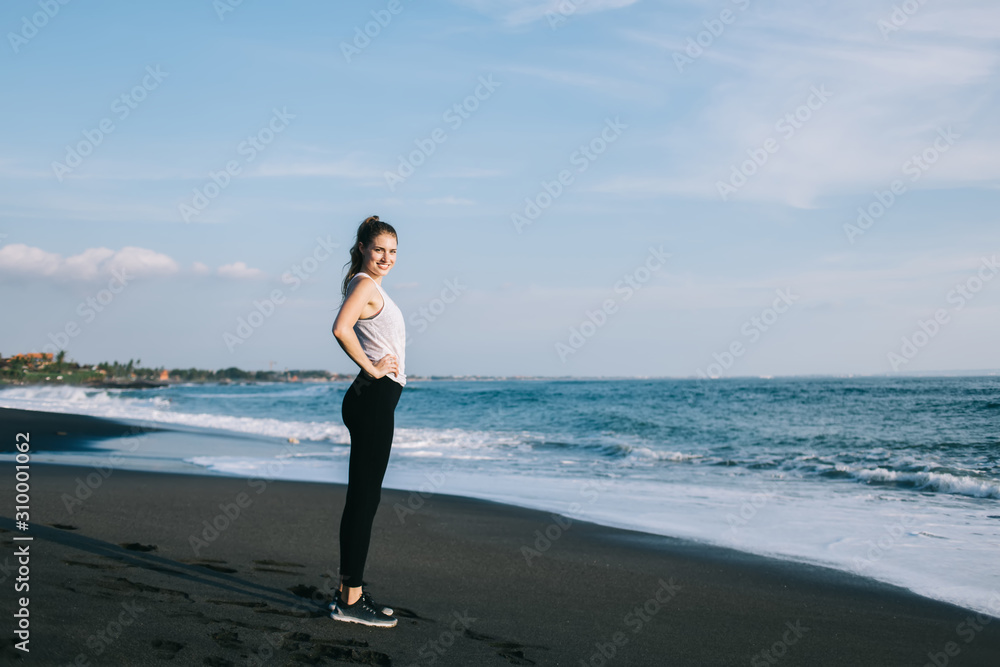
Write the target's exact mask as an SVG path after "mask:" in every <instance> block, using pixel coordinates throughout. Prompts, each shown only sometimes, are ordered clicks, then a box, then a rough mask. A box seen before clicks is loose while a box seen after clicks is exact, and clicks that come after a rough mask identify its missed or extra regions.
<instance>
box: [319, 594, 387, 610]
mask: <svg viewBox="0 0 1000 667" xmlns="http://www.w3.org/2000/svg"><path fill="white" fill-rule="evenodd" d="M361 597H362V598H364V599H365V600H367V601H368V604H369V606H371V608H372V609H381V610H382V613H383V614H385V615H386V616H392V611H393V609H392V607H386V606H384V605H380V604H379V603H377V602H375V600H373V599H372V596H371V594H370V593H369V592H368V591H366V590H362V591H361ZM333 598H334V599H333V602H331V603H330V606H329V607H328V609H329V610H330V611H333V610H334V608H336V606H337V602H339V601H340V591H334V594H333Z"/></svg>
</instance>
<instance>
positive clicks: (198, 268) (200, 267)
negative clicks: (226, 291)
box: [191, 262, 212, 276]
mask: <svg viewBox="0 0 1000 667" xmlns="http://www.w3.org/2000/svg"><path fill="white" fill-rule="evenodd" d="M191 271H192V272H193V273H195V274H196V275H199V276H207V275H208V274H209V273H211V272H212V269H210V268H208V265H206V264H202V263H201V262H195V263H194V264H192V265H191Z"/></svg>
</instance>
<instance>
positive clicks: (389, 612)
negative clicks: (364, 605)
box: [361, 589, 392, 616]
mask: <svg viewBox="0 0 1000 667" xmlns="http://www.w3.org/2000/svg"><path fill="white" fill-rule="evenodd" d="M361 597H363V598H364V599H366V600H368V604H369V605H371V607H372V609H381V610H382V613H383V614H385V615H386V616H392V607H386V606H384V605H380V604H378V603H377V602H375V600H372V596H371V595H370V594H369V593H368V591H366V590H364V589H362V591H361Z"/></svg>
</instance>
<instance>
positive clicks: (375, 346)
mask: <svg viewBox="0 0 1000 667" xmlns="http://www.w3.org/2000/svg"><path fill="white" fill-rule="evenodd" d="M358 276H364V277H366V278H369V279H370V280H371V281H372V282H373V283H375V287H376V288H378V291H379V294H381V295H382V310H380V311H379V312H377V313H376V314H375V315H374V316H372V317H369V318H368V319H360V318H359V319H358V321H357V323H355V325H354V333H355V334H357V336H358V341H359V342H360V343H361V349H362V350H364V351H365V356H366V357H368V359H369V360H371V362H372V363H375V362H376V361H378V360H379V359H381V358H382V357H384V356H385V355H387V354H394V355H396V359H398V360H399V376H398V377H397V375H396V374H395V373H388V377H389V378H390V379H392V380H395V381H396V382H398V383H399V384H400V386H403V387H405V386H406V370H405V368H404V366H403V363H404V361H405V359H404V355H405V353H406V323H405V322H404V320H403V313H402V311H401V310H400V309H399V307H398V306H397V305H396V304H395V303H393V300H392V299H390V298H389V295H388V294H386V293H385V290H384V289H382V286H381V285H379V284H378V282H377V281H376V280H375V279H374V278H372V277H371V276H370V275H368V274H367V273H363V272H361V271H359V272H358V273H357V274H356V275H355V276H354V278H352V279H351V282H352V283H353V282H354V281H355V280H357V278H358Z"/></svg>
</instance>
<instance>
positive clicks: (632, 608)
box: [0, 463, 1000, 665]
mask: <svg viewBox="0 0 1000 667" xmlns="http://www.w3.org/2000/svg"><path fill="white" fill-rule="evenodd" d="M0 479H2V480H3V481H2V483H0V489H2V491H0V493H2V494H3V497H13V494H14V489H13V479H12V475H2V476H0ZM81 479H82V476H81V474H80V469H79V468H78V467H76V466H60V465H52V464H43V463H34V464H32V465H31V482H32V484H31V488H32V491H31V495H32V498H31V514H32V517H31V519H32V520H31V528H30V530H29V531H28V533H27V534H28V535H31V536H32V537H34V540H33V542H31V553H32V557H31V586H32V588H31V599H32V602H31V620H32V628H33V629H34V633H33V635H32V639H33V640H34V641H33V642H32V644H31V647H32V654H34V655H33V656H32V657H33V658H35V659H36V660H38V659H43V660H53V661H59V663H60V664H65V663H69V662H71V661H73V660H76V659H78V656H80V655H84V656H85V658H86V659H88V660H90V661H92V663H94V664H105V663H106V662H111V661H120V662H130V663H131V664H139V663H138V662H136V660H139V661H142V660H146V661H149V656H150V655H152V656H156V657H159V658H160V659H162V661H167V660H168V659H173V658H174V657H176V659H177V660H181V661H182V662H183V663H185V664H200V663H201V662H202V661H203V660H206V659H211V660H215V661H216V662H213V663H206V664H218V665H224V664H234V665H236V664H273V663H272V661H275V660H277V658H279V657H280V658H283V659H287V660H293V659H294V660H297V661H302V662H307V663H309V662H313V664H327V663H326V662H325V661H326V660H327V659H330V660H346V661H349V662H363V663H364V664H397V665H414V664H431V663H430V658H432V657H433V658H435V659H436V661H437V662H438V663H439V664H456V665H457V664H482V665H491V664H497V665H500V664H505V665H506V664H557V665H579V664H581V661H582V662H583V664H585V665H587V664H591V665H598V664H603V663H602V660H601V658H604V660H605V661H609V660H610V659H611V658H613V659H614V660H619V661H620V664H637V665H660V664H665V663H673V664H695V663H698V664H704V663H711V664H720V665H722V664H725V665H729V664H732V665H737V664H747V663H748V662H751V663H752V662H753V660H754V659H755V658H756V659H757V661H758V662H760V661H761V660H763V661H764V662H760V664H768V662H767V659H766V658H765V657H764V653H763V652H764V651H768V652H769V653H768V655H771V656H772V657H774V656H776V655H777V653H778V652H785V653H787V654H788V657H789V658H790V659H789V663H788V664H859V665H863V664H871V665H885V664H901V662H904V661H905V662H907V663H908V664H910V663H912V664H924V663H925V662H927V661H928V654H932V655H933V654H935V653H938V652H942V651H945V650H946V647H948V646H949V642H953V643H954V644H955V646H956V647H958V648H959V649H960V651H961V654H962V656H963V658H964V660H963V663H962V664H996V661H997V660H1000V623H994V622H992V620H988V621H986V622H982V620H981V621H980V623H981V625H980V626H979V627H980V628H981V629H980V630H978V631H975V633H974V635H973V640H972V641H970V642H968V643H966V642H964V641H963V640H962V638H963V637H965V636H968V634H967V633H968V632H969V631H971V630H970V628H972V627H973V625H975V618H976V615H975V614H973V613H971V612H969V611H968V610H965V609H962V608H959V607H956V606H954V605H950V604H947V603H943V602H938V601H934V600H930V599H928V598H923V597H921V596H918V595H917V594H915V593H912V592H910V591H907V590H905V589H900V588H897V587H894V586H891V585H888V584H882V583H879V582H877V581H874V580H870V579H865V578H862V577H858V576H855V575H851V574H848V573H844V572H841V571H838V570H832V569H827V568H822V567H817V566H811V565H805V564H801V563H795V562H791V561H783V560H776V559H771V558H766V557H762V556H755V555H753V554H748V553H745V552H740V551H734V550H731V549H726V548H723V547H713V546H710V545H704V544H700V543H695V542H690V541H686V540H681V539H676V538H668V537H661V536H657V535H652V534H648V533H639V532H636V531H628V530H621V529H616V528H609V527H606V526H601V525H597V524H592V523H588V522H584V521H572V522H569V521H567V520H565V519H560V518H559V517H558V515H553V514H550V513H545V512H540V511H536V510H529V509H523V508H518V507H515V506H511V505H505V504H501V503H496V502H492V501H484V500H476V499H469V498H463V497H460V496H443V495H442V496H430V497H429V498H427V499H425V500H424V502H423V504H421V505H420V506H419V507H418V508H417V509H415V510H411V511H410V512H406V513H402V514H401V513H400V512H399V511H398V510H396V508H398V507H407V503H408V502H409V501H410V499H411V498H412V497H413V494H412V493H407V492H401V491H394V490H385V491H383V499H382V505H381V507H380V509H379V513H378V515H377V517H376V520H375V527H374V531H373V537H372V551H371V554H370V556H369V563H368V568H367V571H366V582H367V585H368V586H369V588H370V589H371V591H372V593H373V595H374V597H375V599H376V600H379V601H384V603H386V604H389V605H390V606H393V607H394V608H396V609H397V612H396V615H397V617H399V618H400V624H399V625H398V626H397V627H396V628H393V629H391V630H384V629H375V628H364V627H361V626H354V625H348V624H341V623H337V622H335V621H332V620H330V619H328V618H326V613H325V611H324V609H323V607H324V605H325V603H326V601H327V600H328V599H329V596H330V594H331V591H332V590H333V587H334V586H335V585H336V567H337V538H336V534H337V525H338V521H339V516H340V511H341V509H342V503H343V496H344V492H345V489H344V487H343V485H339V484H330V483H315V482H289V481H280V480H279V481H266V480H248V479H242V478H232V477H231V478H226V477H214V476H198V475H185V474H177V473H162V472H138V471H126V470H114V471H112V472H111V473H110V474H109V475H108V476H107V477H106V478H104V479H103V480H102V481H101V483H100V484H99V485H97V486H96V487H94V488H90V489H89V493H81V492H80V491H79V490H78V489H79V482H80V480H81ZM75 489H76V490H75ZM67 497H69V498H74V497H76V501H70V502H67ZM394 510H395V511H394ZM7 514H8V513H7V512H5V513H3V517H2V518H0V529H2V530H3V531H4V532H3V533H2V534H0V541H2V542H3V543H4V545H5V549H6V550H8V551H7V553H8V554H9V553H11V552H12V550H13V547H14V544H17V543H15V542H13V539H12V538H13V534H17V531H16V530H15V525H14V522H13V521H12V517H9V516H7ZM21 534H22V535H24V533H21ZM36 582H37V583H36ZM4 597H5V600H7V604H8V605H11V604H13V600H12V597H13V592H11V591H10V590H9V589H8V592H7V594H6V595H5V596H4ZM130 610H131V611H130ZM126 612H128V613H133V614H134V618H131V619H130V618H129V617H128V613H126ZM123 614H124V615H125V616H124V617H123ZM116 619H117V620H116ZM970 620H971V622H972V624H973V625H969V623H970ZM994 620H995V619H994ZM126 621H128V623H129V624H128V625H127V626H126V625H125V622H126ZM113 623H121V624H122V627H123V629H122V630H121V631H120V635H119V636H117V637H116V638H115V639H114V640H113V641H111V640H110V636H109V637H108V638H109V641H107V642H106V645H105V642H102V641H98V640H95V639H94V637H95V636H101V635H100V632H101V630H102V629H105V630H106V629H107V628H108V627H112V624H113ZM963 624H964V625H963ZM960 628H961V629H962V630H960ZM963 630H964V631H965V634H963ZM8 641H11V643H12V640H8ZM446 644H447V645H448V646H447V647H446V646H445V645H446ZM95 647H97V648H100V649H101V653H100V654H99V655H98V654H97V653H96V649H95ZM12 650H13V649H12V648H11V646H10V645H9V644H8V645H7V646H6V647H5V649H4V655H6V656H7V657H8V658H9V657H11V656H12V655H13V654H12V653H11V651H12ZM606 654H611V657H610V658H609V657H608V656H607V655H606ZM793 656H794V657H793ZM970 660H971V661H972V662H969V661H970ZM226 661H228V662H226ZM142 664H154V663H152V662H142ZM175 664H176V663H175ZM279 664H283V663H279Z"/></svg>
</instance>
